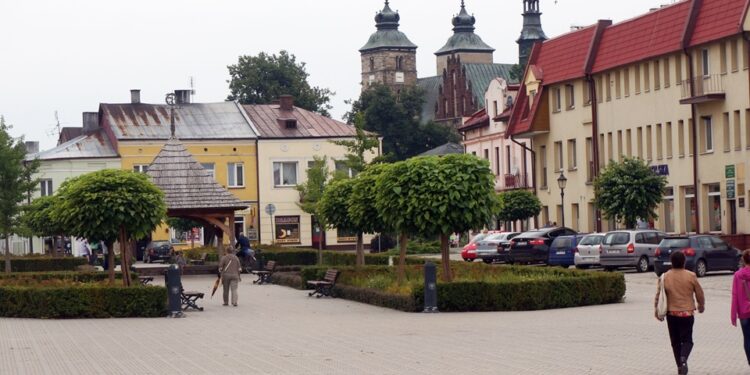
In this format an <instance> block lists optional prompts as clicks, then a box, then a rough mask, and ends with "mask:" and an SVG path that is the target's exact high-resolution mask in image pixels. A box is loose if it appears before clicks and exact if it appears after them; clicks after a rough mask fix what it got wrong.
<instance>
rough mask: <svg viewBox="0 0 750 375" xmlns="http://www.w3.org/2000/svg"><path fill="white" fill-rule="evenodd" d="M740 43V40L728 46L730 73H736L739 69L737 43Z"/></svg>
mask: <svg viewBox="0 0 750 375" xmlns="http://www.w3.org/2000/svg"><path fill="white" fill-rule="evenodd" d="M738 42H739V43H742V39H740V40H733V41H731V42H730V43H731V45H730V46H729V51H730V53H731V58H730V59H731V65H732V72H736V71H737V70H738V67H739V59H738V52H737V50H738V48H737V43H738Z"/></svg>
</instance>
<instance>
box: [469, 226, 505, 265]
mask: <svg viewBox="0 0 750 375" xmlns="http://www.w3.org/2000/svg"><path fill="white" fill-rule="evenodd" d="M496 233H500V231H489V232H486V233H479V234H477V235H475V236H474V237H473V238H472V239H471V241H469V243H467V244H466V246H464V248H463V249H461V258H463V260H465V261H467V262H473V261H474V259H476V258H477V243H478V242H479V241H481V240H483V239H484V238H485V237H487V236H489V235H492V234H496Z"/></svg>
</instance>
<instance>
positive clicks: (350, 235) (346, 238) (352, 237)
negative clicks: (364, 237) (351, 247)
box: [336, 229, 357, 243]
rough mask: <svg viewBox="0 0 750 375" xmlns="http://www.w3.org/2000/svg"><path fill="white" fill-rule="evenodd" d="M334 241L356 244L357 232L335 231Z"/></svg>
mask: <svg viewBox="0 0 750 375" xmlns="http://www.w3.org/2000/svg"><path fill="white" fill-rule="evenodd" d="M336 241H337V242H338V243H349V242H357V232H355V231H350V230H345V229H337V230H336Z"/></svg>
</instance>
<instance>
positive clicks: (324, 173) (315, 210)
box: [296, 156, 330, 263]
mask: <svg viewBox="0 0 750 375" xmlns="http://www.w3.org/2000/svg"><path fill="white" fill-rule="evenodd" d="M329 174H330V173H329V172H328V158H327V157H325V156H324V157H320V156H314V157H313V163H312V165H311V166H310V168H308V169H307V181H305V182H304V183H302V184H299V185H297V187H296V189H297V191H298V192H299V203H297V205H298V206H299V207H300V208H301V209H302V211H304V212H306V213H308V214H310V215H313V216H315V218H316V219H317V220H318V224H319V225H320V228H321V231H322V230H325V227H326V222H325V216H324V215H322V213H321V211H320V200H321V198H322V197H323V192H324V191H325V189H326V184H327V183H328V176H329ZM322 262H323V241H320V242H319V243H318V263H322Z"/></svg>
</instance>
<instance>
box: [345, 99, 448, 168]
mask: <svg viewBox="0 0 750 375" xmlns="http://www.w3.org/2000/svg"><path fill="white" fill-rule="evenodd" d="M424 100H425V99H424V91H423V90H422V89H421V88H419V87H405V88H403V89H401V91H400V93H399V94H398V96H397V95H396V94H394V93H393V91H392V90H391V89H390V88H389V87H388V86H384V85H373V86H371V87H370V88H368V89H367V90H365V91H363V92H362V94H361V95H360V97H359V100H357V101H355V102H353V103H352V109H351V111H350V112H349V113H348V114H347V115H346V120H347V121H348V122H349V123H355V122H356V120H357V119H358V118H361V121H363V126H364V129H365V130H368V131H371V132H374V133H377V134H379V135H380V136H382V137H383V152H384V153H385V154H386V155H387V156H388V157H389V159H390V160H392V161H398V160H406V159H408V158H410V157H412V156H415V155H418V154H421V153H423V152H425V151H427V150H430V149H433V148H435V147H437V146H441V145H443V144H445V143H448V142H457V141H458V140H459V139H460V138H459V136H458V133H456V131H455V130H454V129H453V128H451V127H450V126H447V125H442V124H437V123H434V122H426V123H423V121H422V119H421V115H422V105H423V104H424Z"/></svg>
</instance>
